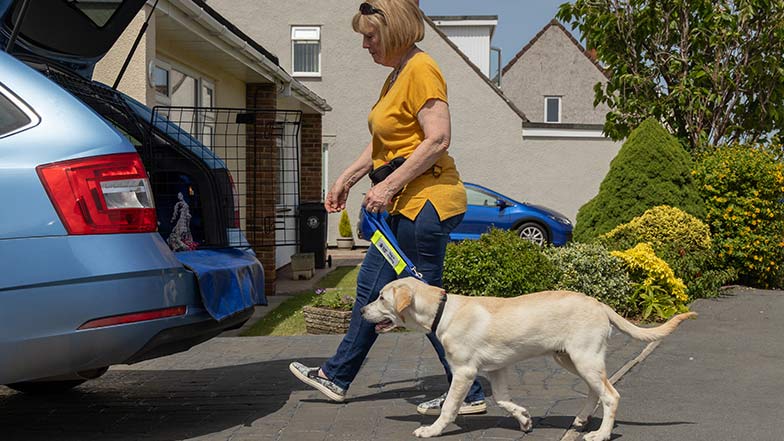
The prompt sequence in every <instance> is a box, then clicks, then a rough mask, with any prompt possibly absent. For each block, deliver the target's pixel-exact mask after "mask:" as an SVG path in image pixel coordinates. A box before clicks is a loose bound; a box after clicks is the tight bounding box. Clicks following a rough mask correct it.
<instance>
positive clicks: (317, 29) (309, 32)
mask: <svg viewBox="0 0 784 441" xmlns="http://www.w3.org/2000/svg"><path fill="white" fill-rule="evenodd" d="M298 41H316V42H318V71H317V72H298V71H297V70H295V69H294V46H295V44H296V42H298ZM291 72H292V73H291V75H292V76H295V77H311V78H318V77H321V26H292V27H291Z"/></svg>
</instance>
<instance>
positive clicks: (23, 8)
mask: <svg viewBox="0 0 784 441" xmlns="http://www.w3.org/2000/svg"><path fill="white" fill-rule="evenodd" d="M29 4H30V0H23V1H22V6H21V7H20V8H19V15H18V16H17V17H16V22H15V23H14V28H13V29H12V30H11V38H9V39H8V44H6V45H5V51H6V52H8V53H11V52H10V51H11V48H12V47H14V43H16V38H17V37H18V36H19V29H21V28H22V20H24V16H25V14H27V5H29Z"/></svg>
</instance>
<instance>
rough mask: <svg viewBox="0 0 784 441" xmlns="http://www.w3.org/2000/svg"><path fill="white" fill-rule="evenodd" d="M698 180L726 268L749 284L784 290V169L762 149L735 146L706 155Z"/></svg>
mask: <svg viewBox="0 0 784 441" xmlns="http://www.w3.org/2000/svg"><path fill="white" fill-rule="evenodd" d="M694 176H695V179H696V180H697V181H698V182H699V190H700V192H701V194H702V197H703V198H704V199H705V203H706V205H707V208H708V210H707V215H706V218H705V219H706V223H707V224H708V226H709V227H710V230H711V233H712V234H713V240H714V242H715V243H716V247H717V249H718V258H719V259H720V260H721V261H722V262H723V265H725V266H728V267H732V268H734V269H736V270H737V271H738V273H739V274H738V281H739V282H740V283H742V284H744V285H748V286H754V287H760V288H781V287H782V272H784V267H782V262H784V165H782V163H781V162H778V161H777V159H776V158H775V157H774V156H773V155H771V154H770V153H769V152H767V151H764V150H762V149H760V148H757V147H752V146H743V145H735V146H730V147H725V148H721V149H716V150H714V151H711V152H708V153H705V154H703V155H702V156H701V157H700V158H699V160H698V162H697V168H696V170H695V171H694Z"/></svg>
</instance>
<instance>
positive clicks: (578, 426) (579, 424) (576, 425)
mask: <svg viewBox="0 0 784 441" xmlns="http://www.w3.org/2000/svg"><path fill="white" fill-rule="evenodd" d="M588 421H591V417H590V416H589V417H588V418H586V419H582V418H579V417H578V418H575V419H574V421H572V429H574V430H576V431H578V432H582V431H584V430H585V429H586V428H588Z"/></svg>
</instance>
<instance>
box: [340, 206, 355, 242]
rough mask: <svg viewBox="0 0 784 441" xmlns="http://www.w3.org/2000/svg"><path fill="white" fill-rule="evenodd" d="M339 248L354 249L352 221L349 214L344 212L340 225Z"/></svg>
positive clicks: (341, 215)
mask: <svg viewBox="0 0 784 441" xmlns="http://www.w3.org/2000/svg"><path fill="white" fill-rule="evenodd" d="M338 233H339V234H340V237H338V239H337V241H338V248H342V249H349V250H350V249H352V248H354V235H353V233H352V231H351V221H350V220H349V219H348V212H347V211H346V210H343V212H342V213H341V214H340V224H338Z"/></svg>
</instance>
